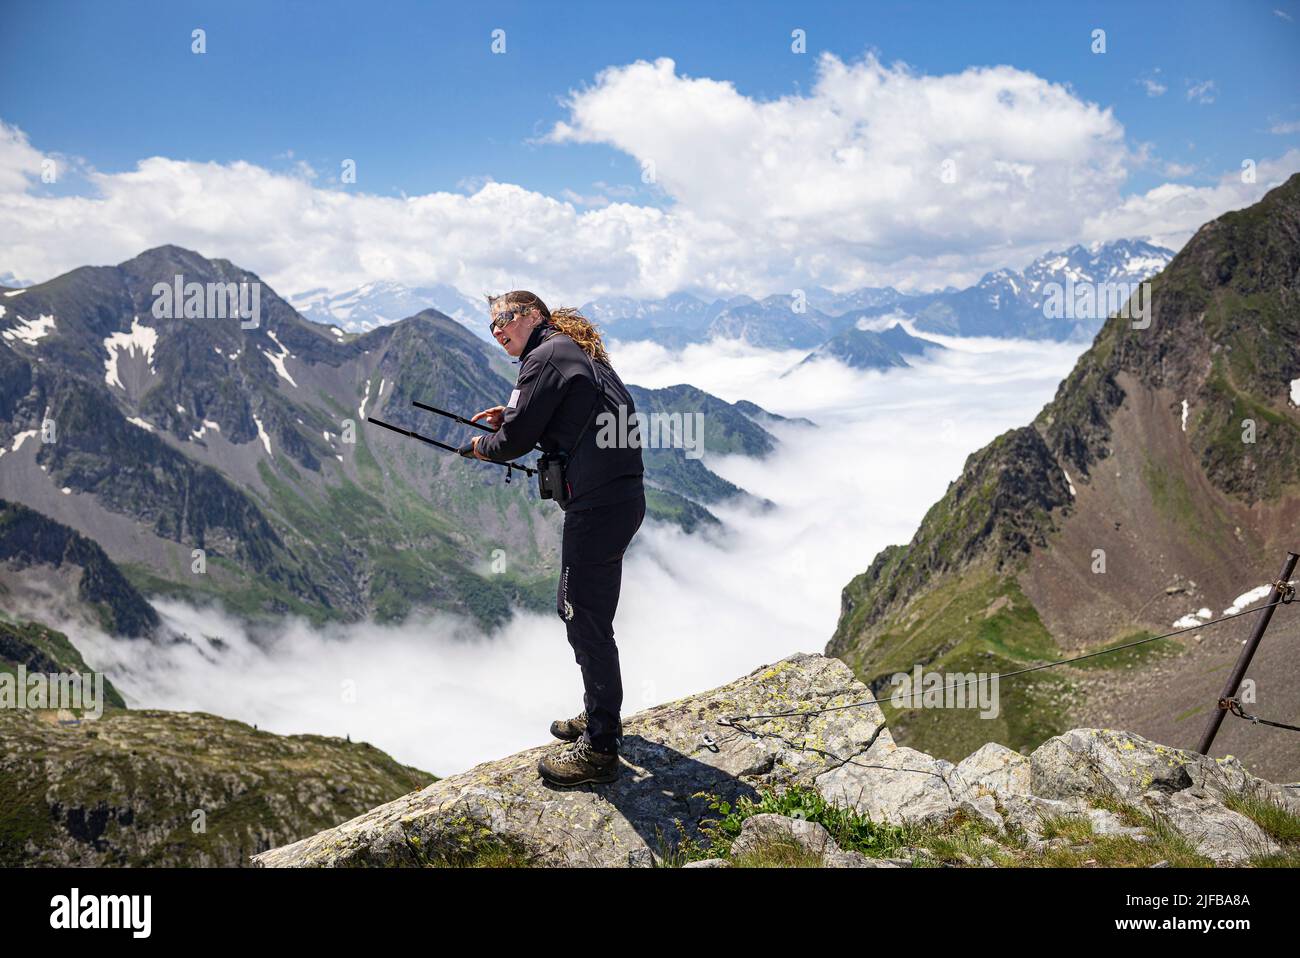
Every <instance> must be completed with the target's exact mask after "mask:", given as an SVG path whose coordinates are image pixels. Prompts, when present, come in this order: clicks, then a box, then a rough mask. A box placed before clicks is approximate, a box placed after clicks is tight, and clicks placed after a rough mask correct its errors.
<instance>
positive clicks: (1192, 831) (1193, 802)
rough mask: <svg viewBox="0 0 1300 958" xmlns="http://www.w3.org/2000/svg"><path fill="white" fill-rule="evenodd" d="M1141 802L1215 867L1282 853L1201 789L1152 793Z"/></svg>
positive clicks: (1260, 831)
mask: <svg viewBox="0 0 1300 958" xmlns="http://www.w3.org/2000/svg"><path fill="white" fill-rule="evenodd" d="M1141 801H1142V804H1143V805H1145V806H1146V807H1147V809H1149V810H1150V811H1151V812H1152V813H1153V814H1155V815H1158V816H1160V817H1163V818H1164V819H1165V820H1166V821H1167V822H1168V823H1169V824H1170V825H1172V826H1173V827H1174V829H1175V830H1177V831H1178V832H1179V834H1181V835H1182V836H1183V837H1184V838H1186V839H1187V840H1188V841H1189V842H1191V843H1192V845H1193V846H1194V847H1195V848H1196V851H1197V852H1199V853H1200V854H1202V855H1204V856H1205V857H1206V858H1209V859H1212V860H1213V861H1215V862H1217V863H1220V864H1226V865H1240V864H1243V863H1244V862H1246V861H1248V860H1249V859H1251V858H1254V857H1256V856H1258V855H1269V854H1273V853H1276V852H1279V851H1281V846H1279V845H1278V844H1277V842H1275V841H1273V839H1271V838H1270V837H1269V836H1268V835H1267V834H1266V833H1265V832H1264V831H1263V829H1261V828H1260V827H1259V826H1258V825H1256V824H1255V823H1254V822H1252V821H1251V820H1250V819H1249V818H1247V817H1246V816H1245V815H1241V814H1239V813H1237V812H1234V811H1232V810H1231V809H1229V808H1225V807H1224V806H1223V805H1222V804H1221V803H1220V802H1219V801H1218V800H1217V799H1216V798H1215V797H1214V796H1213V795H1211V794H1210V793H1209V792H1208V791H1207V790H1205V789H1203V788H1199V787H1194V788H1189V789H1185V790H1183V791H1181V792H1174V793H1173V794H1168V793H1165V792H1160V791H1151V792H1148V793H1147V794H1146V795H1144V796H1143V797H1142V800H1141Z"/></svg>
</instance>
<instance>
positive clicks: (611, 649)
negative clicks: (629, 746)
mask: <svg viewBox="0 0 1300 958" xmlns="http://www.w3.org/2000/svg"><path fill="white" fill-rule="evenodd" d="M644 518H645V496H644V495H641V496H638V497H636V498H634V499H628V500H627V501H625V502H614V503H610V504H609V505H606V506H596V507H595V508H593V509H583V510H580V511H575V512H566V513H565V514H564V538H563V543H562V545H561V547H560V587H559V589H558V590H557V592H556V596H555V611H556V612H557V613H558V614H559V616H560V618H561V619H563V620H564V625H565V628H566V629H567V630H568V633H569V645H571V646H573V656H574V658H575V659H577V662H578V667H579V668H581V669H582V686H583V697H582V700H583V704H584V706H585V707H586V710H587V731H586V733H585V734H584V735H583V738H584V739H586V740H587V743H588V744H589V745H591V747H592V748H594V749H595V750H596V751H598V752H617V751H618V748H619V744H620V740H621V736H622V734H623V726H622V723H621V722H620V720H619V719H620V710H621V709H622V707H623V678H622V675H621V674H620V672H619V667H618V647H617V646H616V645H614V611H615V610H616V609H617V608H618V593H619V587H620V586H621V585H622V580H623V553H624V551H626V549H627V547H628V543H630V542H631V541H632V537H633V536H634V535H636V531H637V529H639V528H641V520H642V519H644Z"/></svg>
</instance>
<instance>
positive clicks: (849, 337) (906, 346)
mask: <svg viewBox="0 0 1300 958" xmlns="http://www.w3.org/2000/svg"><path fill="white" fill-rule="evenodd" d="M943 348H944V347H943V346H941V345H940V344H939V343H935V342H931V341H930V340H928V339H923V338H921V337H919V336H913V335H911V334H910V333H908V332H907V330H905V329H904V328H903V327H902V325H901V324H899V323H894V324H893V325H891V326H890V327H889V328H888V329H884V330H870V329H858V328H857V327H852V328H850V329H846V330H845V331H844V332H842V333H839V334H837V335H835V336H832V337H831V338H830V339H828V340H827V341H826V342H824V343H822V344H821V345H820V346H818V347H817V348H816V349H814V350H813V351H812V352H811V353H809V354H808V355H807V356H806V357H804V358H803V359H802V360H801V361H800V362H799V364H798V366H795V367H794V369H798V368H799V366H804V365H806V364H808V363H815V362H817V361H819V360H822V359H838V360H839V361H840V362H842V363H844V365H846V366H850V367H852V368H854V369H895V368H900V367H902V368H906V367H908V366H910V365H911V363H909V362H908V361H907V357H909V356H911V357H913V358H915V357H918V356H922V355H924V354H925V353H926V352H930V351H936V352H937V351H940V350H942V349H943ZM794 369H791V370H787V371H786V372H784V373H782V374H781V375H782V376H788V375H789V374H790V373H791V372H793V371H794Z"/></svg>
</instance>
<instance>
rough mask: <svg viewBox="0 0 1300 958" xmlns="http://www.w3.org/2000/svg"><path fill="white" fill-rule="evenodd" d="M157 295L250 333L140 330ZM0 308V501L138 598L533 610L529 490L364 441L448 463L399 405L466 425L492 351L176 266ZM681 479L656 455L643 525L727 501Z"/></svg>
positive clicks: (689, 466)
mask: <svg viewBox="0 0 1300 958" xmlns="http://www.w3.org/2000/svg"><path fill="white" fill-rule="evenodd" d="M177 276H181V277H183V281H184V282H185V283H199V284H203V285H204V287H205V288H206V289H207V290H208V291H209V292H211V290H212V289H213V288H214V287H216V286H217V285H218V284H246V286H245V288H247V289H252V288H253V284H259V285H257V288H258V289H259V290H260V296H259V301H258V302H259V313H260V315H259V317H258V321H257V323H256V325H252V324H251V323H248V322H242V323H241V321H240V320H239V319H238V318H236V317H234V316H218V315H217V314H215V313H212V314H211V316H210V318H206V319H205V318H203V316H202V315H198V314H195V315H188V316H187V315H185V311H184V309H183V308H182V306H183V304H182V303H179V302H178V303H177V304H175V308H174V309H173V310H172V311H171V312H170V314H168V313H167V312H166V311H161V310H159V311H158V312H159V313H160V315H154V314H155V312H156V310H155V306H156V305H157V303H158V297H157V295H156V294H155V287H156V284H164V285H165V286H168V287H170V286H172V284H173V283H174V280H175V277H177ZM0 309H2V310H3V311H2V312H0V482H2V483H3V488H4V493H5V496H6V498H7V499H10V500H14V501H17V502H21V503H23V504H24V505H26V506H29V507H31V508H33V509H35V510H37V511H38V512H40V513H42V514H43V515H45V516H47V517H48V518H49V519H51V520H53V521H55V522H57V523H61V524H63V525H66V526H68V527H70V528H72V529H74V530H76V531H77V532H78V533H80V534H81V535H83V536H86V537H87V538H89V539H91V540H93V541H94V542H97V543H99V544H100V545H101V546H102V547H103V549H104V551H105V553H106V554H107V555H109V556H112V557H113V560H114V561H115V562H117V563H118V565H120V566H121V568H122V570H123V572H124V574H125V575H126V577H127V578H128V579H129V580H130V582H131V583H132V584H133V585H134V586H135V587H136V588H137V589H139V590H141V591H143V592H145V593H147V594H172V593H178V594H184V595H187V596H192V597H211V598H216V599H219V600H220V601H221V602H222V603H223V604H225V605H226V606H227V607H228V608H230V609H231V610H232V611H234V612H235V613H237V614H242V615H246V616H260V615H276V614H283V613H286V612H291V613H299V614H302V615H304V616H307V617H308V618H310V619H313V620H316V621H319V620H323V619H331V618H333V619H346V620H352V619H358V618H362V617H373V618H376V619H378V620H381V621H391V620H396V619H400V618H402V617H404V616H405V615H407V614H408V613H409V612H411V611H412V610H413V609H417V608H436V609H443V610H452V611H460V612H463V613H466V614H468V615H471V616H473V617H474V618H475V619H477V620H478V621H479V622H480V623H482V624H484V625H488V626H490V625H493V624H496V623H499V622H500V621H502V620H503V619H504V618H505V617H506V616H507V615H508V614H509V610H510V609H511V608H512V607H513V606H524V607H532V608H536V609H539V610H545V609H547V608H550V607H551V604H552V603H553V593H554V568H555V565H556V563H557V561H558V547H559V532H558V527H559V522H560V517H559V514H558V512H557V511H556V510H554V509H553V508H552V507H551V506H550V504H549V503H544V502H542V501H541V500H540V499H539V497H538V496H537V493H536V488H535V485H533V484H530V483H527V482H524V481H516V482H513V483H510V484H505V483H504V482H503V481H502V480H503V479H504V472H503V471H502V470H500V469H499V468H496V467H493V466H490V465H487V464H481V463H468V462H466V461H464V460H461V459H459V458H458V457H455V456H451V455H447V454H443V453H441V452H438V451H437V450H434V449H431V448H430V447H427V446H425V445H422V444H419V443H416V442H414V441H412V440H409V439H406V438H404V437H401V436H397V435H395V434H392V433H389V432H387V431H385V430H382V429H381V428H379V427H376V426H373V425H371V424H369V423H367V422H366V421H365V420H366V417H367V416H369V415H374V416H378V417H380V418H383V419H385V420H386V421H389V422H392V423H394V424H396V425H399V426H402V427H404V428H408V429H418V430H419V431H420V432H421V433H423V434H424V435H427V436H430V437H432V438H435V439H439V440H441V441H443V442H450V443H454V444H459V443H460V442H462V441H463V440H464V438H465V436H466V435H467V433H468V430H467V429H466V427H464V426H460V425H457V424H455V423H453V422H451V421H449V420H446V419H443V418H441V417H437V416H434V415H432V414H429V413H425V412H421V411H419V410H416V409H414V408H412V406H411V401H412V400H413V399H420V400H423V401H425V402H431V403H433V404H434V405H438V406H440V407H443V408H449V409H454V410H462V411H469V412H473V411H477V410H479V409H483V408H486V407H488V406H491V405H495V404H497V403H500V402H502V401H503V400H504V398H505V397H506V396H508V395H509V393H510V389H511V386H512V382H513V376H514V368H513V367H512V366H511V365H510V364H509V363H507V362H504V361H503V358H502V356H501V355H500V351H499V349H498V348H497V347H495V346H488V345H487V344H485V343H484V342H483V340H482V339H481V338H480V337H479V336H477V335H475V334H473V333H471V332H470V331H468V330H467V329H466V328H465V327H464V326H462V325H461V324H459V323H457V322H454V321H453V320H451V319H449V318H447V317H446V316H444V315H443V314H441V313H438V312H436V311H434V310H424V311H422V312H419V313H417V314H415V315H413V316H409V317H407V318H405V319H403V320H401V321H400V322H396V323H392V324H388V325H384V326H381V327H378V328H376V329H374V330H372V331H370V332H368V333H365V334H364V335H354V334H350V333H346V332H344V331H343V330H342V329H339V328H337V327H332V326H321V325H318V324H316V323H312V322H309V321H307V320H305V319H303V317H301V316H300V315H299V314H298V313H297V312H296V311H295V310H294V309H293V308H292V307H291V306H289V304H288V303H286V302H285V301H283V300H282V299H281V298H280V297H279V296H277V295H276V293H275V292H274V291H273V290H271V289H270V287H268V286H266V285H265V284H261V283H260V280H259V279H258V278H257V277H256V276H255V275H254V274H251V273H249V272H247V271H245V270H242V269H240V268H239V267H237V266H235V265H233V264H231V263H229V262H226V261H223V260H207V259H205V258H203V257H201V256H199V255H198V254H196V253H193V252H191V251H188V250H183V249H180V248H177V247H160V248H158V249H154V250H150V251H148V252H146V253H144V254H141V255H140V256H138V257H136V258H135V259H132V260H129V261H128V262H126V263H122V264H120V265H119V266H116V267H86V268H82V269H77V270H74V271H72V272H71V273H68V274H66V275H64V276H60V277H58V278H56V279H53V280H50V281H49V282H45V283H40V284H37V285H35V286H32V287H29V288H26V289H23V290H20V291H16V293H15V294H14V295H6V296H5V297H4V305H3V307H0ZM196 313H211V309H210V307H208V306H207V305H206V304H205V305H204V306H203V307H202V308H200V309H199V310H197V311H196ZM701 395H703V394H701ZM710 398H712V397H710ZM664 401H665V402H667V401H668V400H664ZM723 405H725V404H723ZM730 415H731V416H732V418H734V419H736V420H739V419H741V418H744V417H742V416H741V415H740V414H739V413H731V414H730ZM720 425H721V426H722V429H721V432H720V433H719V434H720V436H722V437H724V438H725V435H726V434H727V433H728V432H729V431H732V428H733V427H732V425H731V424H729V423H722V424H720ZM706 428H710V429H712V430H713V431H715V432H718V431H719V430H718V426H710V427H706ZM745 430H746V431H747V433H750V434H753V435H754V436H755V437H757V436H759V434H761V433H762V428H761V426H759V425H757V424H756V423H755V422H753V421H751V420H748V419H746V420H745ZM769 438H770V437H769ZM720 441H721V440H720ZM755 441H756V442H757V441H758V440H757V439H755ZM760 444H761V443H760ZM682 458H683V451H682V450H680V449H676V450H671V451H667V450H666V451H664V452H662V453H661V454H657V455H656V456H654V457H653V459H654V462H653V463H652V464H651V465H650V469H649V477H648V478H649V480H650V482H651V483H652V485H653V486H654V488H655V493H654V496H653V499H654V502H653V503H652V504H651V508H650V510H649V511H650V515H651V517H652V518H657V519H661V520H667V521H673V522H679V523H681V524H682V525H683V526H686V527H688V528H693V527H694V526H695V525H696V524H699V523H701V522H704V521H706V520H708V519H712V518H713V517H712V516H711V515H709V514H708V513H707V505H705V504H701V503H700V502H697V501H696V498H695V497H696V496H697V495H698V494H699V492H700V491H701V490H712V491H713V492H712V493H711V494H714V495H716V496H717V497H721V496H723V495H733V494H739V492H740V490H736V489H734V487H730V486H729V485H728V484H726V483H723V482H722V480H721V479H719V478H718V477H717V476H715V475H713V474H712V473H710V472H709V471H708V470H707V467H705V466H703V464H702V463H700V462H699V461H691V462H686V463H685V464H682V463H679V462H677V460H681V459H682ZM706 498H707V497H706ZM496 550H504V555H505V556H506V558H507V562H506V565H505V568H504V569H502V568H501V567H500V564H499V563H493V562H492V557H493V555H494V553H496Z"/></svg>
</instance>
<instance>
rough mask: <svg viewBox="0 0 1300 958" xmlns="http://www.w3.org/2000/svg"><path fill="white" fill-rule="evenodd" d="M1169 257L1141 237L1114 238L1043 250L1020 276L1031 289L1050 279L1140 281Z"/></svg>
mask: <svg viewBox="0 0 1300 958" xmlns="http://www.w3.org/2000/svg"><path fill="white" fill-rule="evenodd" d="M1173 258H1174V251H1173V250H1171V249H1166V248H1164V247H1163V246H1155V245H1153V244H1151V243H1147V242H1145V241H1143V240H1116V241H1114V242H1110V243H1094V244H1092V245H1091V246H1071V247H1070V248H1069V249H1067V250H1065V251H1064V252H1059V253H1058V252H1051V253H1045V254H1044V255H1042V256H1040V257H1038V259H1036V260H1034V261H1033V262H1032V263H1030V264H1029V266H1027V267H1026V268H1025V270H1024V273H1023V277H1024V279H1025V281H1026V283H1027V287H1028V290H1029V291H1030V292H1033V293H1036V292H1037V291H1038V290H1039V288H1040V287H1041V286H1042V285H1043V284H1044V283H1046V282H1053V281H1054V282H1058V283H1063V282H1065V281H1066V280H1069V281H1071V282H1074V283H1082V282H1089V283H1121V282H1129V283H1133V282H1141V281H1142V280H1144V279H1150V278H1151V277H1152V276H1154V275H1155V274H1156V273H1158V272H1160V271H1161V270H1162V269H1164V268H1165V267H1166V266H1168V265H1169V261H1170V260H1171V259H1173ZM1001 272H1007V271H1006V270H1002V271H1001ZM991 275H994V274H990V276H991ZM987 278H988V277H985V279H987Z"/></svg>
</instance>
